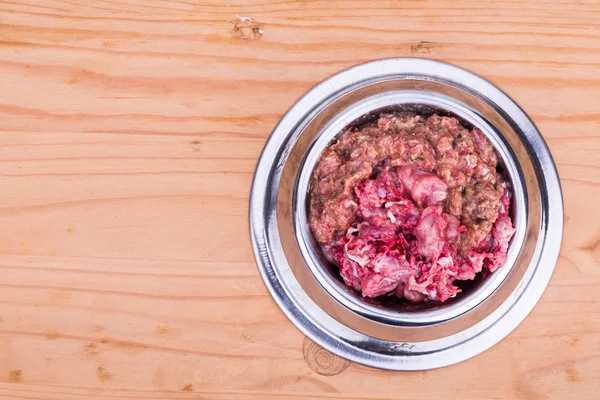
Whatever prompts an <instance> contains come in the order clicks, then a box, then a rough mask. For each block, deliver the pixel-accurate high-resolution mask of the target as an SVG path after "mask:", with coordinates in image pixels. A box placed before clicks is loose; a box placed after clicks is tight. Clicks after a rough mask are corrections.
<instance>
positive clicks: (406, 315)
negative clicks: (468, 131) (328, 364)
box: [294, 90, 527, 326]
mask: <svg viewBox="0 0 600 400" xmlns="http://www.w3.org/2000/svg"><path fill="white" fill-rule="evenodd" d="M405 104H411V105H413V104H414V105H421V106H427V107H432V108H433V107H438V108H443V111H445V112H451V113H452V114H454V115H455V116H456V117H458V118H460V120H462V121H463V122H468V123H469V124H471V125H473V126H474V127H477V128H479V129H480V130H481V131H482V132H483V134H484V135H485V136H486V137H487V138H488V140H490V142H491V144H492V146H493V147H494V150H495V151H496V153H497V154H498V156H499V157H500V160H501V161H502V162H503V164H504V165H505V167H506V168H507V172H508V178H509V181H510V183H511V186H512V190H511V192H512V200H511V205H512V206H513V207H514V210H515V212H514V217H515V218H513V219H512V222H513V223H514V227H515V229H516V231H515V234H514V236H513V239H512V240H511V243H510V246H509V249H508V258H507V262H506V263H505V265H503V266H502V267H500V268H498V270H497V271H496V272H494V273H493V274H491V275H490V276H489V277H487V278H486V282H485V283H483V284H482V285H480V286H479V287H477V288H475V289H474V291H472V292H470V293H468V294H467V293H464V294H459V295H458V296H457V299H456V300H454V301H452V302H451V304H448V303H446V304H443V303H437V302H435V303H431V305H432V307H431V308H429V309H428V310H425V311H408V312H399V311H397V310H387V309H386V308H385V307H380V306H375V305H370V304H369V302H372V300H368V299H362V298H361V296H360V295H358V294H357V293H355V291H353V290H348V289H347V288H346V287H345V284H342V285H340V284H338V282H335V280H334V279H331V277H330V275H329V274H327V273H326V272H327V268H326V266H325V265H323V262H324V261H325V260H323V259H322V258H321V257H319V250H318V249H317V248H316V246H315V243H314V241H313V240H311V238H312V232H310V228H309V224H308V221H307V214H308V209H309V207H308V205H307V200H308V198H309V195H308V194H307V192H308V188H309V185H310V182H311V181H312V175H313V171H314V168H315V167H316V165H317V163H318V161H319V157H320V155H321V154H322V152H323V151H324V149H326V148H327V147H328V146H329V144H331V142H332V140H335V138H336V137H337V136H339V134H341V133H342V131H343V130H345V129H346V128H347V126H348V125H353V124H354V123H355V122H356V120H357V119H358V118H361V117H364V116H365V115H366V113H368V112H369V111H368V110H375V111H376V112H377V113H381V112H382V111H381V109H382V108H383V109H385V108H386V107H395V106H400V105H405ZM382 106H383V107H382ZM383 112H385V111H383ZM349 121H350V122H349ZM499 135H500V133H499V132H495V131H494V127H493V126H491V125H490V124H489V123H488V122H487V121H485V120H484V119H483V118H481V117H479V116H478V115H476V114H475V113H473V112H472V111H471V110H469V109H468V107H467V106H466V105H464V104H462V103H461V102H458V101H456V100H454V99H452V98H450V97H449V96H446V95H441V94H434V95H432V94H430V93H429V92H423V91H417V90H402V91H396V92H394V91H391V92H384V93H382V94H381V95H377V96H371V97H367V98H366V99H364V100H361V101H359V102H357V103H355V104H353V105H352V106H350V107H349V108H348V109H346V110H344V111H343V112H342V113H340V114H337V115H336V116H335V117H334V118H333V119H332V120H331V121H330V122H329V123H328V125H327V126H326V127H324V128H323V129H322V130H321V131H320V132H319V134H318V137H317V138H316V139H315V140H314V142H313V143H312V144H311V146H310V148H309V150H308V151H307V153H306V155H305V157H304V159H303V161H302V163H301V165H300V172H299V174H298V175H299V176H298V179H297V182H296V187H295V190H294V228H295V231H296V238H297V240H298V242H299V243H300V247H301V250H302V253H303V255H304V256H305V262H306V264H307V266H308V268H309V269H310V271H311V272H312V273H313V275H314V276H315V278H316V279H317V281H318V282H319V283H320V284H321V285H322V286H323V288H324V289H325V291H327V292H328V293H329V294H330V295H331V296H332V297H333V298H334V299H336V300H337V301H338V302H339V303H340V304H342V305H343V306H345V307H346V308H348V309H350V310H352V311H353V312H356V313H358V314H360V315H363V316H365V317H367V318H370V319H372V320H374V321H376V322H381V323H392V324H405V325H410V326H419V325H426V324H436V323H442V322H445V321H449V320H451V319H453V318H456V317H458V316H460V315H462V314H464V313H466V312H468V311H469V310H471V309H472V308H474V307H476V306H477V305H478V304H480V303H481V302H483V301H484V300H485V299H486V298H488V297H489V296H490V295H491V294H492V293H493V292H494V291H495V290H496V289H497V288H498V287H499V286H500V285H501V284H502V282H503V281H504V279H505V278H506V276H507V275H508V273H509V272H510V269H512V268H513V266H514V264H515V261H516V260H517V257H518V254H519V252H520V250H521V247H522V246H523V243H524V239H525V230H526V226H525V221H526V218H527V217H526V214H527V209H526V207H525V204H526V203H527V190H526V188H525V187H524V185H523V182H522V181H523V177H522V175H523V174H522V171H521V169H520V165H519V164H518V162H517V161H516V160H515V157H514V155H513V154H512V152H511V149H510V148H509V146H508V145H507V144H506V143H503V142H502V140H501V138H500V137H499ZM325 262H326V261H325ZM482 272H483V271H482ZM480 274H481V273H479V274H478V275H480ZM338 275H339V272H338ZM338 281H339V280H338Z"/></svg>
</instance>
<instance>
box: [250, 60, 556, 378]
mask: <svg viewBox="0 0 600 400" xmlns="http://www.w3.org/2000/svg"><path fill="white" fill-rule="evenodd" d="M390 108H395V109H398V108H399V109H402V110H412V111H417V112H419V113H431V112H432V111H436V112H441V113H444V114H447V115H451V116H455V117H457V118H459V119H460V120H461V121H462V122H463V123H464V124H467V125H473V126H476V127H478V128H479V129H481V130H482V132H484V134H485V135H486V136H487V137H488V138H489V140H490V141H491V143H492V144H493V145H494V147H495V148H496V150H497V152H498V154H499V155H500V157H501V159H502V163H501V165H502V170H503V171H502V172H503V173H504V174H505V176H506V177H507V179H508V181H509V182H510V185H511V187H510V190H511V192H512V195H513V201H512V207H511V208H512V209H511V217H512V219H513V223H514V225H515V228H516V232H515V235H514V237H513V239H512V241H511V244H510V247H509V252H508V261H507V263H506V264H505V265H504V266H503V267H501V268H499V269H498V270H497V271H496V272H494V273H493V274H487V275H486V274H481V275H480V276H478V278H477V279H476V280H475V281H473V282H471V283H467V284H466V285H465V286H464V287H463V292H462V293H461V294H460V295H459V296H457V297H456V298H455V299H452V300H451V301H448V302H446V303H443V304H441V303H436V302H431V303H427V304H424V305H417V306H414V305H408V304H406V303H403V302H393V301H392V302H390V301H385V300H382V299H365V298H363V297H362V296H361V295H360V294H358V293H356V292H355V291H353V290H352V289H349V288H347V287H346V286H345V285H344V283H343V281H342V280H341V278H340V277H339V272H338V270H337V268H336V267H335V266H331V265H329V264H328V263H327V262H326V261H325V260H324V258H323V257H322V256H321V254H320V251H319V249H318V246H316V243H315V241H314V239H313V237H312V235H311V233H310V231H309V228H308V217H307V210H306V207H307V194H308V185H309V182H310V179H311V175H312V171H313V169H314V166H315V164H316V163H317V161H318V158H319V155H320V154H321V152H322V151H323V150H324V149H325V147H327V145H328V144H329V143H330V142H331V140H332V139H333V138H334V137H335V136H336V135H337V134H339V133H340V132H341V131H342V130H343V129H344V128H345V127H347V126H349V125H351V124H355V123H361V122H364V121H366V120H368V119H369V118H372V117H373V115H376V114H377V113H378V112H380V111H381V110H388V109H390ZM562 218H563V206H562V196H561V190H560V184H559V180H558V175H557V172H556V168H555V166H554V163H553V161H552V158H551V155H550V152H549V151H548V148H547V147H546V144H545V143H544V141H543V139H542V137H541V136H540V134H539V132H538V131H537V130H536V128H535V126H534V125H533V123H532V122H531V120H530V119H529V118H528V117H527V115H526V114H525V113H524V112H523V111H522V110H521V109H520V108H519V107H518V106H517V105H516V104H515V103H514V102H513V101H512V100H511V99H510V98H508V96H506V95H505V94H504V93H502V92H501V91H500V90H499V89H497V88H496V87H494V86H493V85H492V84H490V83H489V82H487V81H485V80H483V79H482V78H480V77H478V76H476V75H473V74H472V73H470V72H467V71H465V70H462V69H460V68H457V67H455V66H452V65H449V64H444V63H440V62H436V61H430V60H422V59H388V60H380V61H374V62H370V63H367V64H362V65H359V66H356V67H353V68H351V69H348V70H346V71H343V72H341V73H339V74H337V75H334V76H333V77H331V78H329V79H327V80H326V81H324V82H323V83H321V84H319V85H318V86H316V87H315V88H314V89H312V90H311V91H310V92H308V93H307V94H306V95H305V96H304V97H303V98H302V99H300V100H299V101H298V102H297V103H296V104H295V105H294V106H293V107H292V108H291V109H290V111H289V112H288V113H287V114H286V115H285V116H284V117H283V118H282V120H281V121H280V123H279V124H278V126H277V127H276V128H275V130H274V131H273V133H272V135H271V137H270V139H269V141H268V143H267V144H266V146H265V149H264V151H263V154H262V156H261V158H260V161H259V163H258V166H257V169H256V174H255V177H254V182H253V187H252V195H251V200H250V228H251V236H252V243H253V247H254V252H255V255H256V259H257V262H258V265H259V268H260V270H261V273H262V276H263V279H264V280H265V283H266V284H267V287H268V288H269V290H270V291H271V294H272V295H273V297H274V299H275V300H276V301H277V302H278V304H279V305H280V307H281V308H282V310H283V311H284V312H285V313H286V315H287V316H288V317H289V318H290V319H291V320H292V322H294V324H296V326H298V328H300V329H301V330H302V331H303V332H304V333H305V334H306V335H307V336H309V337H310V338H311V339H313V340H314V341H316V342H317V343H319V344H320V345H321V346H323V347H325V348H326V349H328V350H330V351H332V352H333V353H336V354H338V355H340V356H342V357H345V358H347V359H349V360H352V361H355V362H358V363H362V364H365V365H369V366H373V367H379V368H385V369H394V370H422V369H430V368H437V367H442V366H445V365H450V364H453V363H456V362H459V361H462V360H465V359H467V358H469V357H472V356H474V355H476V354H478V353H480V352H481V351H484V350H486V349H487V348H489V347H490V346H492V345H493V344H495V343H497V342H498V341H500V340H501V339H502V338H503V337H505V336H506V335H508V333H510V332H511V331H512V330H513V329H514V328H515V327H516V326H517V325H518V324H519V323H520V322H521V321H522V320H523V319H524V318H525V316H526V315H527V314H528V313H529V312H530V311H531V310H532V309H533V307H534V305H535V303H536V302H537V300H538V299H539V298H540V296H541V294H542V292H543V290H544V289H545V287H546V285H547V284H548V281H549V280H550V277H551V275H552V272H553V270H554V266H555V263H556V259H557V257H558V250H559V247H560V242H561V238H562V223H563V221H562Z"/></svg>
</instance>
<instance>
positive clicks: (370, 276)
mask: <svg viewBox="0 0 600 400" xmlns="http://www.w3.org/2000/svg"><path fill="white" fill-rule="evenodd" d="M497 163H498V156H497V154H496V152H495V150H494V148H493V147H492V145H491V144H490V142H489V141H488V140H487V138H486V137H485V136H484V135H483V133H482V132H481V131H480V130H479V129H477V128H471V129H468V128H466V127H464V126H463V125H461V124H460V122H459V121H458V120H457V119H456V118H450V117H443V116H438V115H432V116H430V117H422V116H420V115H416V114H410V113H394V114H382V115H380V116H379V117H378V118H377V120H375V121H373V122H370V123H368V124H366V125H363V126H361V127H357V128H353V129H350V130H348V131H346V132H344V133H342V134H341V135H340V136H339V137H338V138H337V140H336V141H335V142H334V143H332V144H331V145H330V146H329V147H328V148H327V149H326V150H325V151H324V152H323V154H322V155H321V158H320V160H319V162H318V164H317V166H316V168H315V171H314V173H313V179H312V181H311V185H310V193H309V195H310V206H309V209H310V210H309V214H310V215H309V219H310V227H311V230H312V232H313V234H314V236H315V238H316V240H317V242H318V243H319V244H320V246H321V248H322V250H323V254H324V255H325V257H326V258H327V259H328V260H329V261H330V262H332V263H334V264H336V265H337V266H338V267H339V268H340V274H341V276H342V278H343V279H344V282H345V283H346V284H347V285H348V286H350V287H352V288H354V289H356V290H357V291H360V292H361V293H362V295H363V296H367V297H377V296H381V295H395V296H397V297H400V298H406V299H407V300H409V301H411V302H415V303H418V302H422V301H441V302H443V301H446V300H447V299H449V298H451V297H454V296H456V294H457V293H458V292H459V291H460V290H459V289H458V288H457V287H456V286H455V285H454V281H456V280H470V279H474V278H475V276H476V274H477V273H479V272H480V271H481V270H482V269H483V268H487V269H488V270H490V271H491V272H493V271H494V270H495V269H497V268H498V267H500V266H502V265H503V264H504V263H505V262H506V257H507V251H508V244H509V241H510V239H511V238H512V235H513V233H514V228H513V225H512V221H511V219H510V217H509V216H508V210H509V206H510V197H509V193H508V191H506V190H505V187H506V183H505V182H504V181H503V178H502V176H501V175H500V174H499V173H498V172H497Z"/></svg>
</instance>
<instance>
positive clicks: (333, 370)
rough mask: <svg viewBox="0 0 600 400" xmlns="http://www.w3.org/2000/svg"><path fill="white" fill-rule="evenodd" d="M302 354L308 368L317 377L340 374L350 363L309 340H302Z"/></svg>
mask: <svg viewBox="0 0 600 400" xmlns="http://www.w3.org/2000/svg"><path fill="white" fill-rule="evenodd" d="M302 354H303V355H304V360H305V361H306V363H307V364H308V366H309V367H310V368H311V369H312V370H313V371H315V372H316V373H317V374H319V375H325V376H333V375H337V374H341V373H342V372H344V370H345V369H346V368H348V365H350V361H347V360H345V359H343V358H341V357H338V356H336V355H335V354H333V353H331V352H329V351H327V350H325V349H324V348H322V347H321V346H319V345H318V344H316V343H315V342H313V341H312V340H310V339H309V338H304V344H303V345H302Z"/></svg>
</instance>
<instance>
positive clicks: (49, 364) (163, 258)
mask: <svg viewBox="0 0 600 400" xmlns="http://www.w3.org/2000/svg"><path fill="white" fill-rule="evenodd" d="M236 14H238V15H240V16H248V17H251V18H252V19H253V21H252V22H250V21H244V22H242V21H240V20H239V19H238V18H237V17H236ZM399 56H419V57H427V58H434V59H438V60H443V61H448V62H452V63H455V64H457V65H459V66H462V67H465V68H468V69H470V70H472V71H474V72H476V73H478V74H481V75H483V76H484V77H486V78H487V79H489V80H491V81H492V82H493V83H495V84H497V85H499V86H500V87H501V88H502V89H503V90H505V91H506V92H507V93H508V94H509V95H510V96H512V97H513V98H514V99H516V100H517V102H518V103H519V104H520V105H521V106H522V107H523V108H524V109H525V110H526V111H527V112H528V113H529V115H530V116H531V117H532V118H533V120H534V121H535V123H536V124H537V125H538V127H539V129H540V131H541V132H542V134H543V136H544V138H545V139H546V141H547V142H548V144H549V146H550V148H551V150H552V153H553V155H554V157H555V160H556V163H557V165H558V169H559V173H560V175H561V182H562V187H563V191H564V201H565V208H566V215H565V234H564V239H563V245H562V249H561V256H560V260H559V263H558V267H557V269H556V272H555V274H554V276H553V279H552V282H551V285H550V286H549V288H548V289H547V291H546V292H545V294H544V296H543V298H542V300H541V302H540V303H539V304H538V305H537V307H536V308H535V310H534V311H533V313H532V314H531V315H530V316H529V317H528V318H527V320H526V321H525V322H524V323H523V324H522V325H521V326H520V327H519V328H518V329H517V330H516V331H515V332H513V333H512V334H511V335H510V336H509V337H508V338H507V339H505V340H503V341H502V342H501V343H500V344H498V345H496V346H495V347H494V348H492V349H491V350H489V351H487V352H485V353H484V354H482V355H480V356H478V357H476V358H474V359H471V360H469V361H466V362H464V363H462V364H459V365H456V366H452V367H448V368H444V369H441V370H436V371H428V372H418V373H393V372H384V371H378V370H373V369H370V368H366V367H362V366H359V365H354V364H352V365H348V364H347V363H345V362H344V361H343V360H340V359H336V358H335V357H332V356H331V355H329V354H328V353H327V352H325V351H322V350H321V349H319V348H318V347H315V346H313V344H312V343H310V342H309V341H306V342H305V338H304V336H303V335H302V334H301V333H300V332H299V331H298V330H297V329H296V328H295V327H294V326H293V325H292V324H291V323H290V322H289V321H288V320H287V319H286V318H285V317H284V315H283V313H282V312H281V311H280V310H279V308H278V307H277V306H276V305H275V303H274V301H273V300H272V299H271V297H270V296H269V294H268V292H267V290H266V288H265V286H264V285H263V282H262V280H261V278H260V276H259V273H258V270H257V267H256V265H255V262H254V257H253V254H252V250H251V247H250V240H249V235H248V226H247V219H248V215H247V214H248V196H249V189H250V183H251V179H252V174H253V170H254V167H255V164H256V161H257V159H258V156H259V154H260V151H261V149H262V147H263V144H264V143H265V140H266V139H267V137H268V135H269V133H270V132H271V130H272V129H273V127H274V126H275V124H276V123H277V121H278V120H279V118H280V117H281V116H282V115H283V113H284V112H285V111H286V110H287V109H288V108H289V107H290V106H291V105H292V104H293V103H294V102H295V101H296V100H297V99H298V98H299V97H300V96H301V95H302V94H303V93H304V92H305V91H307V90H308V89H310V88H311V87H312V86H313V85H315V84H316V83H317V82H319V81H321V80H322V79H325V78H326V77H328V76H329V75H331V74H333V73H335V72H338V71H340V70H342V69H344V68H347V67H349V66H352V65H354V64H357V63H360V62H364V61H368V60H372V59H377V58H384V57H399ZM599 131H600V2H598V1H592V0H587V1H566V0H563V1H552V0H544V1H536V0H529V1H521V0H505V1H491V2H484V1H476V0H456V1H435V0H431V1H427V0H422V1H420V0H402V1H368V0H355V1H345V2H342V1H283V0H280V1H272V2H270V1H268V0H251V1H239V0H238V1H234V0H220V1H208V0H204V1H196V0H0V397H2V398H7V399H8V398H14V399H60V400H63V399H64V400H71V399H141V398H153V399H163V398H166V399H223V400H225V399H226V400H246V399H295V400H307V399H315V398H321V399H342V398H353V399H363V398H376V399H406V400H408V399H411V400H412V399H428V400H429V399H451V398H453V399H487V398H495V399H498V398H514V399H565V398H570V399H599V398H600V390H599V387H600V381H599V375H600V268H599V265H600V222H599V221H600V208H599V205H600V134H599Z"/></svg>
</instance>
